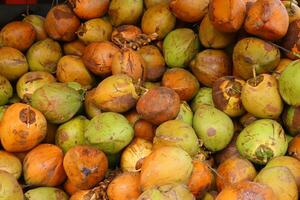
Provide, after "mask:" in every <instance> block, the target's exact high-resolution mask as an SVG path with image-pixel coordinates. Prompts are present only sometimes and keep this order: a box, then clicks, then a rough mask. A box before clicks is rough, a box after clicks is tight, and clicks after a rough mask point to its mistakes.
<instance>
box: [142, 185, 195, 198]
mask: <svg viewBox="0 0 300 200" xmlns="http://www.w3.org/2000/svg"><path fill="white" fill-rule="evenodd" d="M146 199H147V200H174V199H176V200H194V199H195V197H194V196H193V194H192V193H191V192H190V191H189V189H188V187H187V186H186V185H183V184H168V185H163V186H159V187H154V188H150V189H148V190H146V191H145V192H143V193H142V194H141V195H140V196H139V198H138V200H146Z"/></svg>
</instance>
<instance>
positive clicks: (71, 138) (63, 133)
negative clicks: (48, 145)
mask: <svg viewBox="0 0 300 200" xmlns="http://www.w3.org/2000/svg"><path fill="white" fill-rule="evenodd" d="M88 123H89V120H88V119H86V118H85V117H84V116H82V115H79V116H77V117H75V118H73V119H71V120H70V121H68V122H66V123H64V124H62V125H60V126H59V127H58V129H57V131H56V136H55V144H56V145H57V146H59V147H60V148H61V149H62V150H63V151H64V153H66V152H67V151H68V150H69V149H70V148H72V147H74V146H76V145H83V144H85V143H86V141H85V137H84V131H85V129H86V127H87V125H88Z"/></svg>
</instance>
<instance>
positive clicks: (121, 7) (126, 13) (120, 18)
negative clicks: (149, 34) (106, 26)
mask: <svg viewBox="0 0 300 200" xmlns="http://www.w3.org/2000/svg"><path fill="white" fill-rule="evenodd" d="M142 13H143V0H125V1H124V0H112V1H111V2H110V4H109V10H108V15H109V17H110V20H111V23H112V24H113V25H114V26H120V25H123V24H136V23H137V22H138V20H139V19H140V17H141V15H142Z"/></svg>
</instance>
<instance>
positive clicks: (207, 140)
mask: <svg viewBox="0 0 300 200" xmlns="http://www.w3.org/2000/svg"><path fill="white" fill-rule="evenodd" d="M193 128H194V130H195V131H196V133H197V135H198V137H199V138H200V139H201V141H202V142H203V144H204V146H205V147H206V148H207V149H208V150H210V151H213V152H216V151H220V150H222V149H224V148H225V147H226V146H227V145H228V144H229V143H230V141H231V139H232V137H233V133H234V127H233V122H232V120H231V119H230V117H228V116H227V115H226V114H225V113H223V112H222V111H220V110H218V109H216V108H214V107H212V106H208V105H201V106H199V107H198V109H197V111H196V113H195V115H194V119H193Z"/></svg>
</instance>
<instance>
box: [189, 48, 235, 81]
mask: <svg viewBox="0 0 300 200" xmlns="http://www.w3.org/2000/svg"><path fill="white" fill-rule="evenodd" d="M190 68H191V69H192V72H193V74H194V75H195V76H196V78H197V79H198V80H199V81H200V83H202V84H204V85H205V86H208V87H212V86H213V84H214V82H215V81H216V80H217V79H219V78H221V77H223V76H228V75H230V74H231V60H230V58H229V56H228V55H227V54H226V53H225V51H223V50H214V49H206V50H204V51H202V52H200V53H198V54H197V55H196V57H195V58H194V59H193V60H192V62H191V63H190Z"/></svg>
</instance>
